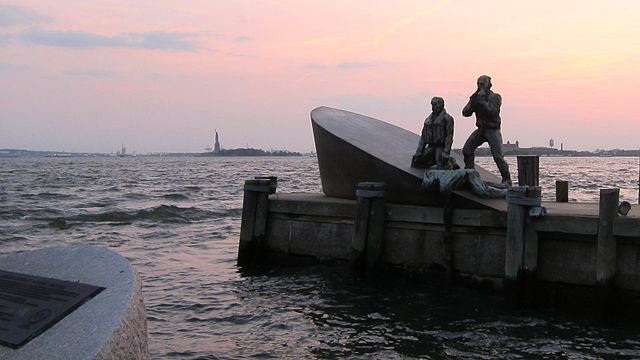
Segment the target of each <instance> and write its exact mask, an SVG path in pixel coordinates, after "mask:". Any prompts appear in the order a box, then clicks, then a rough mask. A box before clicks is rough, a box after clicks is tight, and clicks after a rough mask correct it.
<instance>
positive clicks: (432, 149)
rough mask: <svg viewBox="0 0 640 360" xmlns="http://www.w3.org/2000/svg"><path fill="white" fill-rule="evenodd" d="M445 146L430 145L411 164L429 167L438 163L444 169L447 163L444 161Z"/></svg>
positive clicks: (438, 166) (439, 167) (418, 166)
mask: <svg viewBox="0 0 640 360" xmlns="http://www.w3.org/2000/svg"><path fill="white" fill-rule="evenodd" d="M442 151H443V146H437V145H428V146H427V147H426V148H425V149H424V150H423V151H422V154H420V155H419V156H418V157H417V158H416V160H415V162H413V163H412V164H411V166H413V167H417V168H429V167H431V166H433V165H436V166H437V168H438V169H444V168H445V167H444V166H445V164H443V162H442Z"/></svg>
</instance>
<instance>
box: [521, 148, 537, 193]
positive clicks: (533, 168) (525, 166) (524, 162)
mask: <svg viewBox="0 0 640 360" xmlns="http://www.w3.org/2000/svg"><path fill="white" fill-rule="evenodd" d="M517 159H518V185H519V186H538V185H540V184H539V179H540V157H539V156H538V155H519V156H517Z"/></svg>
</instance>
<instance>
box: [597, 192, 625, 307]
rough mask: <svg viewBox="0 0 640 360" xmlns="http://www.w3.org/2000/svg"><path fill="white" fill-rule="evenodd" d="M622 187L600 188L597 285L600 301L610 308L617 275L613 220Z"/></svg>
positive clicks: (616, 212)
mask: <svg viewBox="0 0 640 360" xmlns="http://www.w3.org/2000/svg"><path fill="white" fill-rule="evenodd" d="M619 200H620V189H600V206H599V213H598V245H597V252H596V286H597V289H598V290H597V295H598V302H600V305H601V306H603V309H607V308H609V305H610V300H611V291H612V289H613V281H614V278H615V276H616V265H617V256H616V251H617V244H616V238H615V237H614V236H613V222H614V220H615V218H616V217H617V216H618V201H619Z"/></svg>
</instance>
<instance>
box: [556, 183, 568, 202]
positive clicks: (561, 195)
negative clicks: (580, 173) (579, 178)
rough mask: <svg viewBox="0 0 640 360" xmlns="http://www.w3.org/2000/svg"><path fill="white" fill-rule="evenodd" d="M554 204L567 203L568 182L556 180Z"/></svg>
mask: <svg viewBox="0 0 640 360" xmlns="http://www.w3.org/2000/svg"><path fill="white" fill-rule="evenodd" d="M556 202H569V182H568V181H564V180H556Z"/></svg>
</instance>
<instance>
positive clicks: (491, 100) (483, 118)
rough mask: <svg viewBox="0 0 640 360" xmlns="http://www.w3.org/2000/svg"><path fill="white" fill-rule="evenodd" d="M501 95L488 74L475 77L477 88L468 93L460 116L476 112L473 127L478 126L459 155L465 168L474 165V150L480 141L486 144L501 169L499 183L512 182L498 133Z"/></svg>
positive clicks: (470, 167)
mask: <svg viewBox="0 0 640 360" xmlns="http://www.w3.org/2000/svg"><path fill="white" fill-rule="evenodd" d="M501 105H502V97H501V96H500V94H496V93H494V92H493V91H491V77H489V76H487V75H482V76H480V77H479V78H478V89H477V90H476V92H474V93H473V95H471V97H470V98H469V102H468V103H467V105H466V106H465V107H464V109H462V116H465V117H469V116H471V115H472V114H473V113H475V114H476V126H477V127H478V128H477V129H476V130H475V131H474V132H472V133H471V135H469V138H468V139H467V141H466V142H465V143H464V147H463V148H462V154H463V155H464V166H465V168H466V169H473V168H474V167H475V164H474V160H475V154H474V152H475V150H476V148H477V147H478V146H480V145H482V144H483V143H485V142H487V143H489V147H490V148H491V155H493V160H494V161H495V162H496V165H497V166H498V170H500V175H501V176H502V183H503V184H508V185H511V175H510V174H509V165H507V162H506V161H504V156H503V154H502V134H501V133H500V121H501V119H500V106H501Z"/></svg>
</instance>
